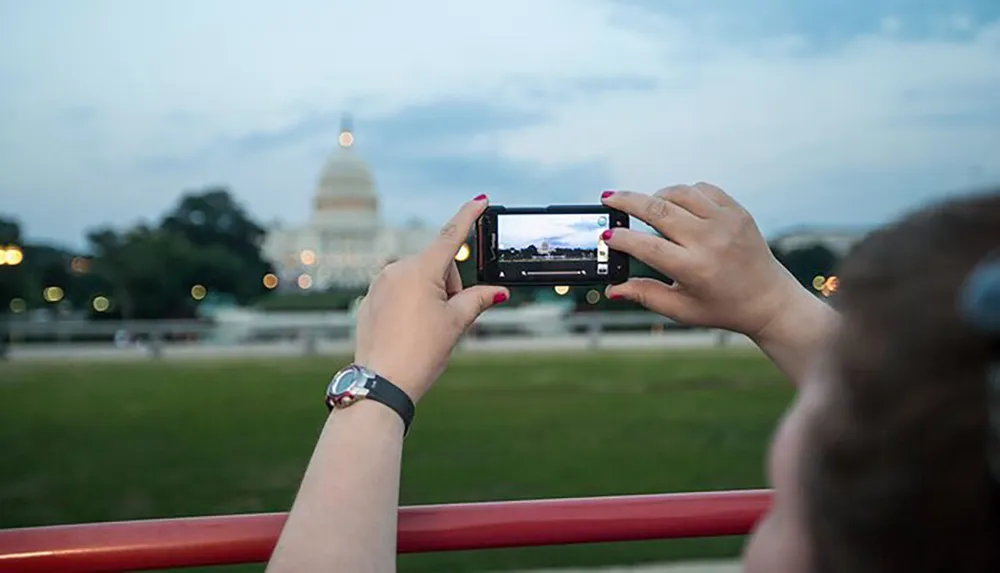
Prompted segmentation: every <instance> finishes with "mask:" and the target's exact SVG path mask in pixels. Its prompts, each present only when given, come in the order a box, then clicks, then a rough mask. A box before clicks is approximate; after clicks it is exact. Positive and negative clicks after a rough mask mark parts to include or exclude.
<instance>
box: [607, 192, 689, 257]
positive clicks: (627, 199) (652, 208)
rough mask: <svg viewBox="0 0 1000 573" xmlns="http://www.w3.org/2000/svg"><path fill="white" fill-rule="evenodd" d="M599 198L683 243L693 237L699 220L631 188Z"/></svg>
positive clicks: (669, 203) (682, 210)
mask: <svg viewBox="0 0 1000 573" xmlns="http://www.w3.org/2000/svg"><path fill="white" fill-rule="evenodd" d="M601 201H603V202H604V204H605V205H607V206H609V207H613V208H615V209H618V210H620V211H624V212H626V213H628V214H629V215H632V216H633V217H635V218H637V219H639V220H641V221H643V222H645V223H646V224H647V225H649V226H650V227H652V228H654V229H656V230H657V231H659V232H660V233H661V234H662V235H663V236H664V237H669V238H670V239H671V240H673V241H675V242H677V243H680V244H682V245H683V244H685V243H686V242H687V241H688V240H690V239H692V237H693V231H694V229H695V226H696V225H697V223H698V221H699V220H700V219H699V218H698V217H695V216H694V215H693V214H692V213H691V212H690V211H688V210H687V209H684V208H682V207H680V206H678V205H675V204H673V203H671V202H669V201H664V200H663V199H660V198H659V197H653V196H651V195H646V194H644V193H635V192H632V191H615V192H614V193H611V194H610V195H608V194H607V192H605V193H604V194H603V195H602V196H601Z"/></svg>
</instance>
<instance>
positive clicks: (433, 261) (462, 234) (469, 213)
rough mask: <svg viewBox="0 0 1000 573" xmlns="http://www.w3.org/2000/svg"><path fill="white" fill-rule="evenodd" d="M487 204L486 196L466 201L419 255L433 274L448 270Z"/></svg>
mask: <svg viewBox="0 0 1000 573" xmlns="http://www.w3.org/2000/svg"><path fill="white" fill-rule="evenodd" d="M488 203H489V201H488V199H487V197H486V195H480V196H479V197H476V198H475V199H473V200H472V201H467V202H466V203H465V204H464V205H462V207H461V208H460V209H459V210H458V212H457V213H455V215H454V216H453V217H452V218H451V220H450V221H448V222H447V223H445V225H444V226H443V227H441V232H439V233H438V236H437V238H436V239H434V241H433V242H432V243H431V244H430V246H429V247H427V249H426V250H425V251H424V253H423V254H422V255H421V257H422V258H423V259H424V263H425V264H426V265H427V266H428V267H429V268H431V269H433V270H434V271H435V272H444V271H446V270H447V269H448V265H449V264H451V263H452V262H453V261H454V260H455V255H456V254H457V253H458V249H460V248H461V247H462V243H464V242H465V240H466V239H468V238H469V234H470V233H471V232H472V227H473V225H475V224H476V220H477V219H479V216H480V215H482V214H483V210H484V209H486V206H487V204H488Z"/></svg>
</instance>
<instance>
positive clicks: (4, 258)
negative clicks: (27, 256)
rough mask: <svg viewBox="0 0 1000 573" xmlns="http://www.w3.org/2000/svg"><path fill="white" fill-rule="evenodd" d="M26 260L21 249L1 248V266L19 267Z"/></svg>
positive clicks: (12, 247) (14, 247) (13, 247)
mask: <svg viewBox="0 0 1000 573" xmlns="http://www.w3.org/2000/svg"><path fill="white" fill-rule="evenodd" d="M23 260H24V253H23V252H22V251H21V248H20V247H17V246H13V245H12V246H9V247H6V248H0V265H10V266H17V265H19V264H21V261H23Z"/></svg>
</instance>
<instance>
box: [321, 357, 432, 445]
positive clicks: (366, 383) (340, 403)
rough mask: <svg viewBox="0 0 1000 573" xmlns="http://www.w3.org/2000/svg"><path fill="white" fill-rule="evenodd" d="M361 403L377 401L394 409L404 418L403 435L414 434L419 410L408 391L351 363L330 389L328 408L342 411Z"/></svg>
mask: <svg viewBox="0 0 1000 573" xmlns="http://www.w3.org/2000/svg"><path fill="white" fill-rule="evenodd" d="M361 400H375V401H376V402H380V403H382V404H384V405H386V406H388V407H390V408H392V409H393V410H395V411H396V413H397V414H399V417H400V418H402V419H403V436H404V437H405V436H406V434H407V433H408V432H409V431H410V423H411V422H413V414H414V413H415V411H416V408H415V407H414V405H413V400H411V399H410V397H409V396H408V395H407V394H406V392H403V391H402V390H400V389H399V387H398V386H396V385H395V384H393V383H392V382H389V381H388V380H386V379H385V378H383V377H381V376H379V375H378V374H376V373H374V372H372V371H371V370H369V369H367V368H365V367H364V366H359V365H357V364H351V365H349V366H346V367H345V368H343V369H342V370H341V371H340V372H337V374H335V375H334V377H333V380H331V381H330V384H329V385H328V386H327V387H326V405H327V407H328V408H329V409H330V410H342V409H344V408H346V407H348V406H350V405H351V404H355V403H357V402H359V401H361Z"/></svg>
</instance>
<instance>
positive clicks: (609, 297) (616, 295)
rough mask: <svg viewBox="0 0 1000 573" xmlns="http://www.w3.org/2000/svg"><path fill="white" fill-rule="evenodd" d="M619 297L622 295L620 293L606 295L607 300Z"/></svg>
mask: <svg viewBox="0 0 1000 573" xmlns="http://www.w3.org/2000/svg"><path fill="white" fill-rule="evenodd" d="M621 297H622V295H620V294H609V295H608V300H618V299H620V298H621Z"/></svg>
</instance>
